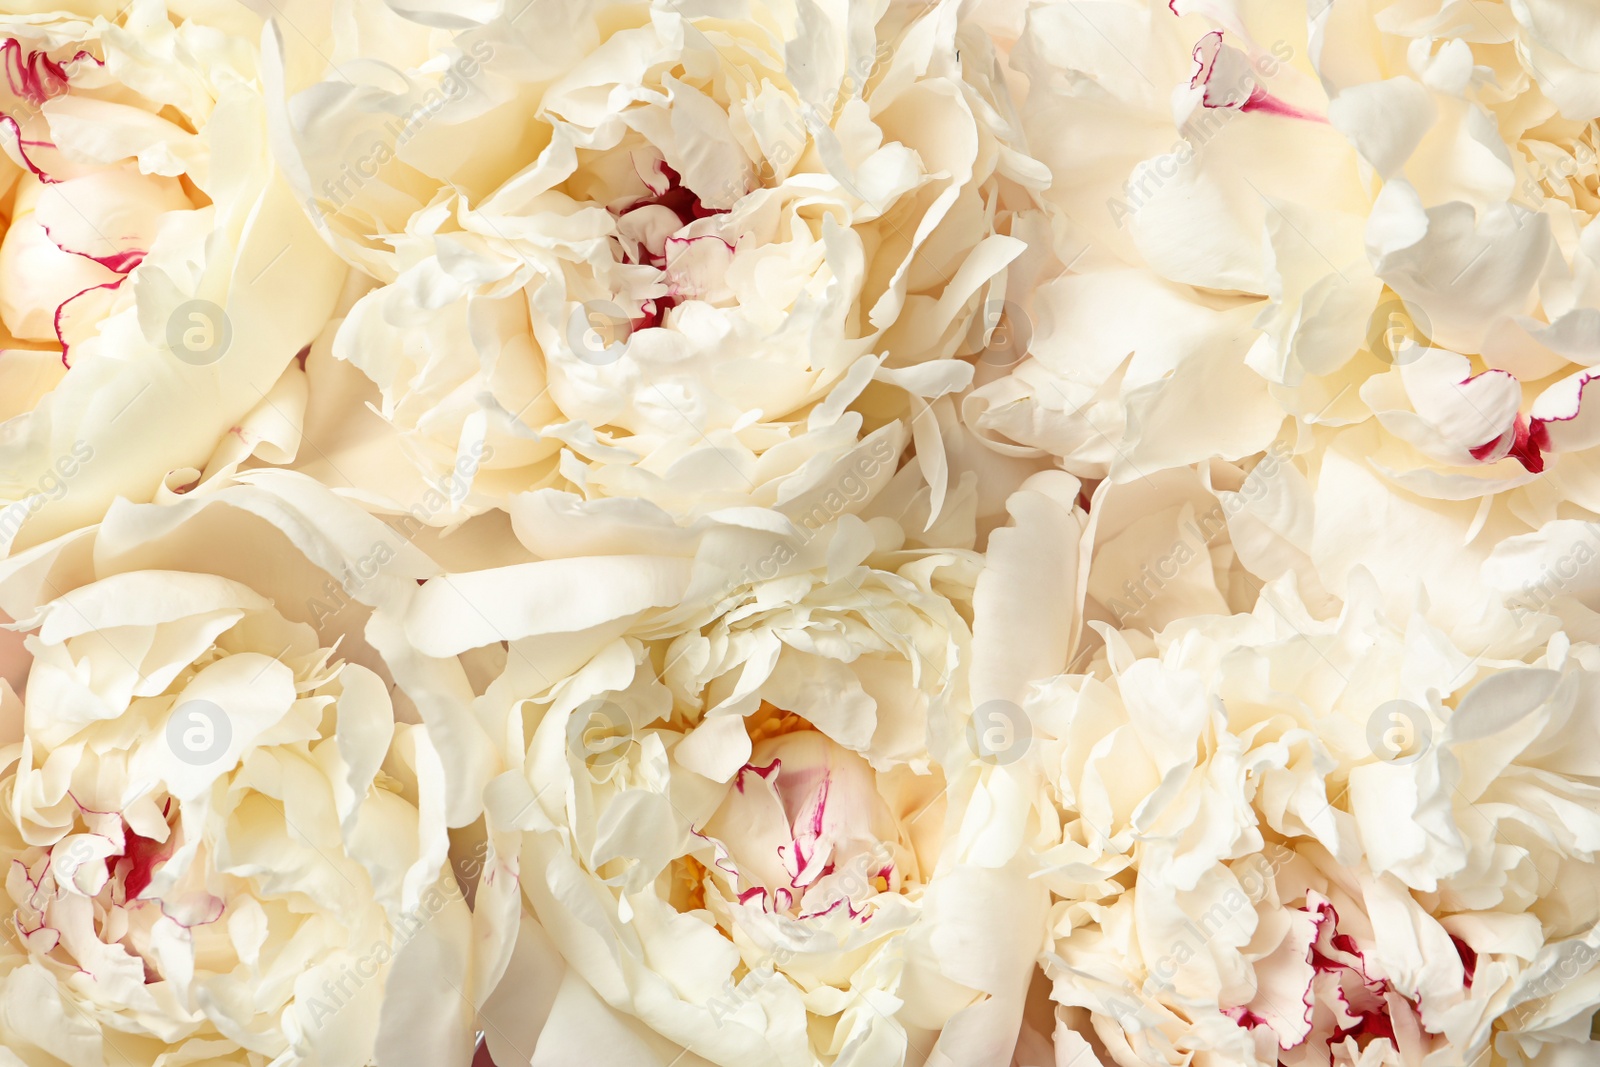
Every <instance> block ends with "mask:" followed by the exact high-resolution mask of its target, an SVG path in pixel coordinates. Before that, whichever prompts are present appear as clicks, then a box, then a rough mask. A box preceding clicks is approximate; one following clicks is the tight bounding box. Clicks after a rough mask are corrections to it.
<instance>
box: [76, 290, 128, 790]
mask: <svg viewBox="0 0 1600 1067" xmlns="http://www.w3.org/2000/svg"><path fill="white" fill-rule="evenodd" d="M87 291H88V290H85V292H87ZM67 796H68V797H70V798H71V799H72V803H73V804H75V805H77V808H78V810H79V811H82V812H87V813H88V814H90V815H118V814H120V813H119V812H115V811H99V810H97V809H95V808H91V807H88V806H87V805H85V804H84V802H83V801H81V800H79V799H78V798H77V796H76V795H75V794H74V793H73V792H72V790H70V789H69V790H67Z"/></svg>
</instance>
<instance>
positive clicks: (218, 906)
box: [158, 897, 228, 930]
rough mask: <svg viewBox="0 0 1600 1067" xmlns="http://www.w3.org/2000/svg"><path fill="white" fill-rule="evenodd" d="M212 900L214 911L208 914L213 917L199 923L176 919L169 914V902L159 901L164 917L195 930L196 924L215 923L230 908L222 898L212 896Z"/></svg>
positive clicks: (185, 927)
mask: <svg viewBox="0 0 1600 1067" xmlns="http://www.w3.org/2000/svg"><path fill="white" fill-rule="evenodd" d="M211 901H212V906H213V909H214V911H213V912H208V913H207V914H209V915H211V918H209V919H204V920H202V921H200V922H197V923H186V922H179V921H178V920H177V919H174V918H173V917H172V916H171V915H169V914H167V902H166V901H164V900H163V901H159V902H158V903H159V904H160V905H161V916H162V918H164V919H167V920H168V921H170V922H174V923H177V924H178V925H179V926H181V927H183V928H184V929H185V930H193V929H194V928H195V927H196V926H210V925H211V924H212V923H214V922H216V921H217V920H218V919H220V918H222V913H223V912H225V911H227V910H228V906H227V904H225V903H223V901H222V900H221V899H220V898H218V897H212V898H211Z"/></svg>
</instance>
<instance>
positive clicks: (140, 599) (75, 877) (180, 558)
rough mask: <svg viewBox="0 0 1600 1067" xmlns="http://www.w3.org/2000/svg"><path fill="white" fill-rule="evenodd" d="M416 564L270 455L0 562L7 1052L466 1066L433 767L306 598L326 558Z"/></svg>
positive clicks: (353, 576)
mask: <svg viewBox="0 0 1600 1067" xmlns="http://www.w3.org/2000/svg"><path fill="white" fill-rule="evenodd" d="M313 520H314V521H313ZM374 546H387V548H388V551H387V552H385V553H383V555H384V565H383V566H381V567H376V568H373V567H369V566H368V565H367V563H366V562H365V561H366V560H367V559H369V558H370V557H371V555H372V553H373V551H374V550H375V549H374ZM268 561H274V562H272V563H271V564H270V565H268ZM428 573H431V568H430V566H429V565H428V563H427V561H426V560H425V559H423V558H422V557H421V556H420V554H419V553H417V552H416V550H415V549H412V548H410V547H409V546H406V545H404V544H403V543H401V542H400V540H399V538H397V537H395V536H394V534H393V532H392V531H390V530H388V529H387V528H386V527H384V526H383V524H381V523H379V522H378V521H377V520H375V519H372V518H370V517H368V516H366V515H364V514H362V513H360V512H358V511H356V510H354V509H353V508H351V507H350V506H349V505H347V504H342V503H341V502H340V501H339V500H338V499H337V498H335V497H334V496H333V495H332V494H331V493H329V492H328V491H327V490H325V489H323V488H321V487H320V486H317V485H315V484H314V483H311V482H309V481H308V480H306V479H303V478H300V477H299V476H295V475H289V474H283V473H274V474H267V473H262V474H257V475H255V476H252V478H251V479H250V480H247V481H243V482H238V483H235V484H231V485H227V486H217V487H215V488H214V491H209V492H208V491H205V490H202V491H201V492H200V493H199V494H198V495H197V496H196V497H192V498H186V499H177V500H174V501H171V502H170V503H166V504H148V505H128V504H126V503H125V502H119V503H118V504H116V505H114V506H113V507H112V509H111V510H110V512H109V514H108V515H107V516H106V518H105V520H104V521H103V522H102V523H100V524H99V525H97V526H95V527H89V528H85V529H83V530H80V531H78V532H75V533H73V534H69V535H67V536H65V537H63V538H60V539H58V540H56V541H53V542H47V543H45V544H43V545H40V546H39V547H37V548H35V549H32V550H29V551H27V552H23V553H19V554H17V555H15V556H13V557H12V558H11V559H9V560H8V561H6V562H5V563H4V564H0V606H3V608H4V610H5V611H7V612H8V613H10V614H11V615H13V616H14V617H15V618H17V619H18V622H17V623H16V625H17V626H18V627H20V628H22V629H24V630H28V631H32V633H31V634H30V636H29V637H28V638H27V643H28V648H29V651H30V652H31V653H32V656H33V666H32V670H31V672H30V674H29V676H28V680H27V689H26V694H25V704H23V705H21V706H16V705H12V704H10V703H9V701H7V702H6V704H5V711H6V715H5V719H4V721H5V724H6V725H5V733H4V736H3V737H0V744H3V747H0V763H3V765H4V768H5V770H4V777H3V779H0V810H3V812H4V817H3V818H0V853H3V855H4V859H5V862H6V865H7V866H6V870H7V875H6V881H5V891H4V893H3V894H0V912H3V919H4V922H5V933H6V936H5V937H4V938H3V939H0V1044H3V1046H4V1047H5V1049H6V1050H7V1051H6V1053H5V1056H4V1057H0V1058H4V1059H5V1060H6V1062H8V1063H12V1064H26V1065H28V1067H55V1065H58V1064H68V1065H71V1067H113V1065H118V1067H126V1065H129V1064H133V1065H138V1067H156V1065H159V1064H166V1063H185V1062H193V1063H208V1064H236V1065H240V1067H267V1065H269V1064H270V1065H274V1067H290V1065H308V1067H309V1065H324V1067H330V1065H344V1067H365V1065H367V1064H370V1063H373V1062H381V1063H385V1064H407V1063H415V1064H424V1063H426V1064H456V1065H459V1067H465V1065H466V1063H467V1062H468V1061H469V1059H470V1056H471V1051H472V1044H473V1036H472V1023H473V1016H474V1011H473V1004H472V1002H471V1000H470V998H471V997H472V995H473V991H472V986H471V982H470V978H469V964H468V958H469V956H470V954H471V947H470V942H469V929H470V917H469V913H468V909H467V905H466V903H465V901H464V900H463V898H462V893H461V891H460V890H459V889H458V888H457V885H456V882H455V880H454V879H453V878H452V876H451V872H450V870H449V868H448V859H447V851H448V848H449V841H448V838H447V835H446V828H445V821H444V797H445V791H444V782H443V766H442V763H441V760H440V758H439V755H438V753H437V751H436V749H435V746H434V743H433V741H432V740H431V738H430V732H429V730H428V729H427V728H426V727H425V726H421V725H416V724H411V723H408V722H406V721H404V720H405V718H406V717H408V716H411V715H414V711H413V709H411V707H410V704H409V702H402V703H400V704H399V705H398V706H397V701H403V694H400V693H399V692H398V691H397V692H396V693H395V694H394V695H393V696H392V695H391V687H392V686H393V683H392V682H391V681H390V680H389V678H388V676H387V673H386V672H384V671H383V670H382V665H381V662H379V661H377V660H376V659H375V657H373V656H372V655H371V650H370V648H368V647H367V646H366V645H365V644H364V643H363V642H361V641H360V640H359V638H357V637H355V636H354V633H347V635H346V636H347V637H348V638H349V639H348V640H344V641H341V638H340V635H339V631H338V630H337V629H336V628H328V627H325V628H323V630H322V632H321V633H319V629H318V625H317V624H318V623H320V622H321V621H322V620H320V619H318V618H317V617H316V611H315V608H314V607H313V604H314V603H315V601H316V598H317V597H319V596H321V595H323V594H322V593H321V589H322V587H323V585H324V584H325V583H327V582H328V579H329V576H330V575H332V576H336V578H337V580H338V581H339V582H341V583H342V585H343V588H344V589H345V590H346V591H347V593H348V595H349V597H350V598H351V599H352V601H353V602H359V603H361V604H365V605H368V606H370V605H373V604H376V603H380V602H383V601H385V600H386V599H392V598H393V597H394V596H396V595H397V591H399V590H404V589H408V588H410V589H414V588H415V582H416V579H418V578H420V577H422V576H424V575H426V574H428ZM351 614H354V613H351ZM358 632H359V630H358V629H357V630H356V631H355V633H358ZM341 644H342V645H343V646H344V647H342V648H341V647H340V646H341ZM359 649H366V652H365V653H364V654H363V658H365V659H367V660H368V661H369V662H371V663H373V664H374V665H375V666H376V667H377V668H378V669H373V667H369V666H362V665H361V664H359V663H356V662H352V661H351V660H350V656H351V655H352V654H355V653H357V651H358V650H359ZM8 692H9V691H6V690H0V701H6V700H7V693H8ZM397 717H398V718H399V719H400V720H401V721H398V722H397V721H396V720H397ZM452 988H453V989H454V992H452V991H451V990H452Z"/></svg>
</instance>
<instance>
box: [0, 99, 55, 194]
mask: <svg viewBox="0 0 1600 1067" xmlns="http://www.w3.org/2000/svg"><path fill="white" fill-rule="evenodd" d="M0 128H4V129H9V130H10V131H11V132H12V133H14V134H16V137H17V155H19V156H21V157H22V162H24V163H26V164H27V166H28V169H29V170H30V171H32V172H33V176H34V177H35V178H38V179H39V180H40V181H42V182H45V183H47V184H49V185H55V184H57V183H58V182H59V181H60V179H59V178H52V177H51V176H50V175H49V174H46V173H45V172H44V170H43V169H41V168H40V166H39V165H38V164H37V163H35V162H34V161H33V158H32V157H31V156H29V155H28V153H27V151H26V149H24V147H23V146H24V145H30V144H49V142H48V141H25V140H23V139H22V127H21V126H19V125H17V120H16V119H14V118H12V117H11V116H10V115H5V114H0ZM51 147H54V146H53V145H52V146H51Z"/></svg>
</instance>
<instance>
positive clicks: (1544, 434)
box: [1512, 374, 1600, 473]
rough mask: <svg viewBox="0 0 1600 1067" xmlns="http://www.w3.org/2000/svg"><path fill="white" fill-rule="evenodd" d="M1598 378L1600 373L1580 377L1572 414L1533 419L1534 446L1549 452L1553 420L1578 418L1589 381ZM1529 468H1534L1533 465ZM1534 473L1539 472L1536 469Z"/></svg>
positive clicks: (1541, 465)
mask: <svg viewBox="0 0 1600 1067" xmlns="http://www.w3.org/2000/svg"><path fill="white" fill-rule="evenodd" d="M1596 378H1600V374H1584V375H1583V376H1582V377H1580V378H1579V379H1578V399H1577V401H1576V402H1575V403H1574V404H1573V405H1572V414H1570V415H1551V416H1550V417H1549V418H1541V419H1534V420H1533V421H1532V423H1531V424H1530V426H1529V428H1528V441H1529V442H1530V443H1531V445H1532V447H1533V448H1535V449H1538V450H1540V451H1544V452H1548V451H1549V450H1550V430H1549V426H1550V424H1551V423H1552V422H1571V421H1572V420H1573V419H1575V418H1577V417H1578V414H1579V412H1581V411H1582V410H1583V393H1584V390H1586V389H1588V388H1589V383H1590V382H1592V381H1594V380H1595V379H1596ZM1512 454H1513V455H1517V451H1516V448H1515V447H1513V448H1512ZM1517 458H1518V459H1521V458H1522V456H1520V455H1517ZM1523 466H1527V464H1526V463H1524V464H1523ZM1528 469H1529V470H1533V468H1531V467H1529V468H1528ZM1539 470H1544V459H1543V457H1540V458H1539ZM1534 473H1538V472H1537V471H1535V472H1534Z"/></svg>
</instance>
